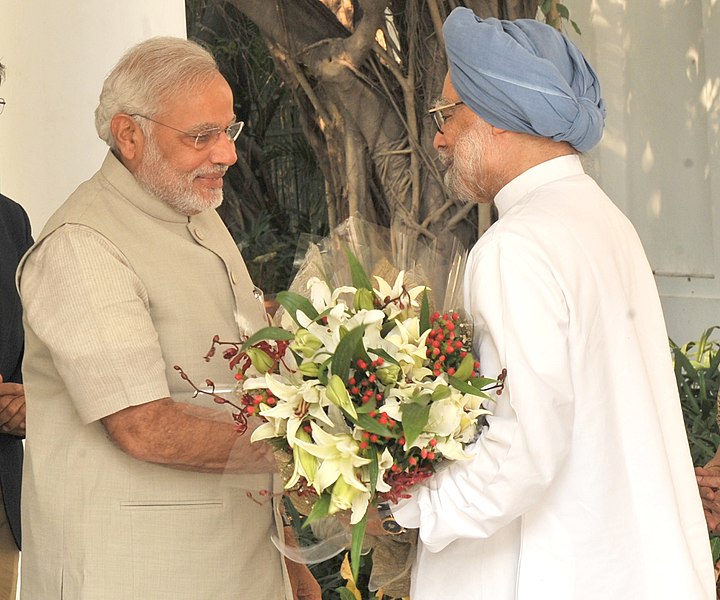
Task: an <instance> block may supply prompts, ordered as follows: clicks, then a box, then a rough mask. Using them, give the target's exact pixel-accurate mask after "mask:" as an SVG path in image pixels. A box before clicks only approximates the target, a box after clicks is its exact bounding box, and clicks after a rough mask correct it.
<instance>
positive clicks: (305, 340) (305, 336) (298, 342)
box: [290, 329, 322, 358]
mask: <svg viewBox="0 0 720 600" xmlns="http://www.w3.org/2000/svg"><path fill="white" fill-rule="evenodd" d="M321 346H322V341H320V340H319V339H318V338H317V337H315V336H314V335H313V334H312V333H310V332H309V331H308V330H307V329H298V331H297V333H296V334H295V340H294V341H293V342H292V344H290V348H292V349H293V350H294V351H295V352H297V353H299V354H301V355H302V356H304V357H305V358H311V357H312V356H313V354H315V352H316V351H317V349H318V348H320V347H321Z"/></svg>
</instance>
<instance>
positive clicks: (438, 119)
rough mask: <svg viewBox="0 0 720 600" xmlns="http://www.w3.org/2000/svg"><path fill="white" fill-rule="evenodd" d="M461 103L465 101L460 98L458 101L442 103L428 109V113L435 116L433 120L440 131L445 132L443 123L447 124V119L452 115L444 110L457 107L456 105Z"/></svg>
mask: <svg viewBox="0 0 720 600" xmlns="http://www.w3.org/2000/svg"><path fill="white" fill-rule="evenodd" d="M461 104H465V103H464V102H463V101H462V100H458V101H457V102H450V103H449V104H441V105H440V106H436V107H435V108H431V109H430V110H429V111H428V114H429V115H430V116H431V117H432V118H433V122H434V123H435V127H437V130H438V133H440V134H442V133H443V130H442V128H443V125H445V121H446V120H447V118H448V117H449V116H450V115H447V116H446V115H445V114H443V111H444V110H449V109H451V108H455V107H456V106H460V105H461Z"/></svg>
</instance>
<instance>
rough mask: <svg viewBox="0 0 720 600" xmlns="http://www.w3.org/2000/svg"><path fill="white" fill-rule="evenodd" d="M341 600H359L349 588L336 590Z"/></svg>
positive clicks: (344, 587)
mask: <svg viewBox="0 0 720 600" xmlns="http://www.w3.org/2000/svg"><path fill="white" fill-rule="evenodd" d="M335 591H336V592H337V594H338V598H339V599H340V600H357V597H356V596H355V594H353V593H352V592H351V591H350V589H349V588H348V587H347V586H343V587H341V588H335Z"/></svg>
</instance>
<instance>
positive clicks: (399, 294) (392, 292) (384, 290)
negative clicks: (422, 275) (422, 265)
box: [373, 271, 430, 319]
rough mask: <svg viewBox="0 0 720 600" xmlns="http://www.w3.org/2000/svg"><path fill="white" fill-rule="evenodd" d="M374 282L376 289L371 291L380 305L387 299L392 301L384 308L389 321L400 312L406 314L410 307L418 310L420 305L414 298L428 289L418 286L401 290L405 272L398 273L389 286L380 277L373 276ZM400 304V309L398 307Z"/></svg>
mask: <svg viewBox="0 0 720 600" xmlns="http://www.w3.org/2000/svg"><path fill="white" fill-rule="evenodd" d="M375 281H377V285H378V287H377V289H373V291H374V292H375V294H376V295H377V297H378V298H379V299H380V302H381V303H382V304H385V301H386V299H387V298H391V299H393V300H394V301H393V302H391V303H390V304H388V305H387V306H386V307H385V313H386V314H387V316H388V317H389V318H390V319H394V318H395V317H397V316H398V315H399V314H401V313H402V312H405V313H406V314H407V311H408V309H409V308H410V307H414V308H418V307H419V306H420V304H419V303H418V302H417V300H416V298H417V297H418V296H419V295H420V294H421V293H422V292H423V290H425V289H430V288H428V287H427V286H424V285H418V286H415V287H414V288H411V289H409V290H405V291H404V290H403V285H404V283H405V271H400V273H398V276H397V277H396V278H395V283H394V284H393V285H392V286H390V284H389V283H388V282H387V281H385V280H384V279H383V278H382V277H378V276H377V275H375ZM401 304H402V307H401V306H400V305H401Z"/></svg>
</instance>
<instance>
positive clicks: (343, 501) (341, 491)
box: [328, 476, 360, 515]
mask: <svg viewBox="0 0 720 600" xmlns="http://www.w3.org/2000/svg"><path fill="white" fill-rule="evenodd" d="M359 493H360V491H359V490H358V489H357V488H355V487H353V486H351V485H350V484H349V483H348V482H347V481H345V480H344V479H343V478H342V476H340V477H338V479H337V481H336V482H335V484H334V485H333V488H332V494H331V496H330V508H329V509H328V512H329V513H330V514H331V515H332V514H335V513H336V512H339V511H342V510H348V509H350V508H352V503H353V500H354V498H355V496H357V495H358V494H359Z"/></svg>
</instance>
